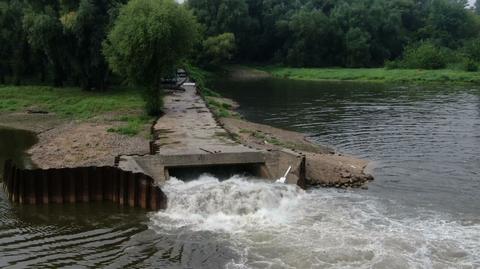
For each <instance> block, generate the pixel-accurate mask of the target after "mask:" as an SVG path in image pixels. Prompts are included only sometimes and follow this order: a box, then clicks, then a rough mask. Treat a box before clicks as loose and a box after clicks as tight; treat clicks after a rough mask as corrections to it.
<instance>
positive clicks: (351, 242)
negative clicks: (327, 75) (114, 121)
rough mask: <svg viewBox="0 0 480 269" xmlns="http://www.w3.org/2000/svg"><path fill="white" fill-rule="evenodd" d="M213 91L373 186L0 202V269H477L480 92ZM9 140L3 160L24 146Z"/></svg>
mask: <svg viewBox="0 0 480 269" xmlns="http://www.w3.org/2000/svg"><path fill="white" fill-rule="evenodd" d="M215 88H216V89H217V90H220V91H221V92H222V94H224V95H226V96H229V97H232V98H233V99H235V100H237V101H238V102H239V103H240V104H241V109H240V110H241V113H242V114H243V115H244V116H245V117H246V118H247V119H249V120H252V121H256V122H260V123H267V124H271V125H274V126H278V127H282V128H287V129H291V130H297V131H301V132H304V133H306V134H308V135H309V137H310V138H311V139H312V140H314V141H316V142H318V143H323V144H328V145H331V146H333V147H335V148H336V149H338V150H339V151H341V152H345V153H350V154H354V155H357V156H360V157H364V158H368V159H371V160H373V164H372V165H371V166H370V167H369V169H370V170H371V172H372V173H373V174H374V176H375V178H376V180H375V181H374V182H372V183H371V184H370V185H369V189H368V190H336V189H312V190H308V191H304V190H301V189H299V188H297V187H295V186H290V185H282V184H267V183H265V182H264V181H262V180H261V179H254V178H245V177H241V176H235V177H233V178H230V179H228V180H225V181H220V180H219V179H217V178H215V177H213V176H209V175H201V176H199V178H198V179H197V180H194V181H188V182H184V181H182V180H179V179H172V180H171V181H170V182H168V183H167V185H166V186H164V191H165V192H166V193H167V195H168V196H169V208H168V209H167V210H165V211H161V212H156V213H145V212H143V211H141V210H131V209H120V208H118V207H116V206H113V205H110V204H108V203H107V204H105V203H103V204H83V205H82V204H80V205H67V206H54V205H49V206H37V207H30V206H19V205H12V204H11V203H9V202H8V201H7V200H6V197H5V194H4V193H2V192H0V267H7V268H8V267H11V268H24V267H28V266H31V267H67V268H73V267H75V268H76V267H83V268H97V267H107V268H123V267H129V268H130V267H132V268H144V267H156V268H159V267H162V268H478V267H480V195H478V189H479V187H480V136H479V135H480V91H479V90H478V89H476V88H474V87H468V86H463V87H450V86H448V87H447V86H444V87H428V88H426V87H414V86H410V87H397V86H387V85H381V84H359V83H341V84H340V83H323V82H322V83H320V82H303V81H288V80H277V79H266V80H254V81H233V80H225V81H218V82H217V83H216V86H215ZM2 132H3V136H2V135H0V137H1V139H0V147H1V144H4V145H6V144H10V142H6V141H11V138H12V137H20V136H21V135H19V134H18V133H12V132H11V131H1V130H0V134H2ZM5 137H7V138H5ZM28 145H29V143H27V145H25V144H24V145H21V146H18V147H15V148H17V151H16V152H17V153H14V154H11V153H10V155H9V156H8V157H12V156H11V155H16V156H20V159H24V160H25V159H28V158H25V155H22V154H18V149H20V151H21V150H24V149H25V148H26V147H28ZM0 152H2V151H0ZM0 154H2V153H0ZM0 158H2V157H0ZM3 158H5V157H3Z"/></svg>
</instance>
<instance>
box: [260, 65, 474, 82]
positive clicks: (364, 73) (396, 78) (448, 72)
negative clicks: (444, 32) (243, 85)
mask: <svg viewBox="0 0 480 269" xmlns="http://www.w3.org/2000/svg"><path fill="white" fill-rule="evenodd" d="M256 68H257V69H260V70H263V71H266V72H268V73H270V74H271V75H273V76H274V77H281V78H289V79H299V80H336V81H375V82H415V83H423V82H427V83H428V82H440V83H445V82H451V83H480V72H466V71H461V70H452V69H441V70H418V69H385V68H288V67H277V66H266V67H256Z"/></svg>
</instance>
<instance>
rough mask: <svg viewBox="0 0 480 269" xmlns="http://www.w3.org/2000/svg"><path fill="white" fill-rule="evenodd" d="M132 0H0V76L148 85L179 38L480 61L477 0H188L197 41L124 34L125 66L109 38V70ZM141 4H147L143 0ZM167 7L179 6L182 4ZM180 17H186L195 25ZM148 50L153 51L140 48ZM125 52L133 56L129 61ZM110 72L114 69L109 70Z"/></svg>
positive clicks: (0, 79)
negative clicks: (197, 31) (117, 28)
mask: <svg viewBox="0 0 480 269" xmlns="http://www.w3.org/2000/svg"><path fill="white" fill-rule="evenodd" d="M132 1H134V0H131V1H129V0H0V29H1V31H0V83H14V84H25V83H29V82H34V83H39V82H40V83H42V84H52V85H56V86H62V85H69V86H80V87H81V88H83V89H84V90H103V89H105V88H107V87H108V86H109V85H110V84H111V83H112V82H117V83H118V82H121V81H124V80H128V81H129V82H132V80H133V78H134V76H133V74H134V73H135V74H136V75H138V76H137V78H136V79H135V80H137V82H138V81H141V82H142V83H147V82H148V83H150V82H151V81H150V80H149V79H145V78H140V75H142V76H146V77H148V78H151V77H152V76H151V74H150V73H151V72H154V70H155V69H152V68H150V67H151V66H150V65H151V64H152V62H154V61H156V59H157V58H156V57H157V56H159V55H162V57H166V58H165V59H166V60H164V61H162V65H163V64H164V65H163V66H164V67H162V68H166V66H169V68H171V69H173V66H172V64H173V63H174V62H173V60H171V59H173V58H177V56H179V52H180V51H181V50H178V51H176V50H173V48H176V47H177V46H178V47H182V46H184V45H185V46H187V47H191V46H194V47H195V48H196V50H197V53H196V54H195V57H192V58H194V59H195V60H197V61H198V62H199V63H201V64H204V65H220V64H223V63H226V62H229V61H234V62H246V63H252V62H253V63H270V64H271V63H275V64H277V63H278V64H284V65H289V66H300V67H323V66H344V67H377V66H384V65H385V64H386V63H387V64H388V66H389V67H401V68H443V67H452V66H454V67H461V68H462V69H464V70H470V71H473V70H476V69H477V68H478V63H479V61H480V4H479V1H478V0H477V1H476V3H475V5H474V6H473V7H468V6H467V1H466V0H389V1H385V0H295V1H292V0H186V1H185V2H186V7H187V8H188V9H190V10H191V12H193V14H194V15H195V16H196V18H197V20H198V22H200V23H201V25H202V27H201V29H202V31H201V32H202V34H203V38H202V39H201V40H199V42H197V43H196V44H192V43H191V42H193V41H191V40H187V41H185V40H184V39H180V40H177V44H176V46H173V47H169V46H166V47H164V45H163V43H162V42H163V41H165V42H167V40H170V37H166V38H164V37H163V36H162V37H158V39H155V40H156V41H159V42H160V43H162V44H160V43H158V44H155V45H152V43H149V42H151V41H152V39H146V40H143V39H138V40H134V39H131V37H132V36H127V37H130V39H129V40H128V41H125V40H124V41H125V42H124V43H122V42H118V44H123V45H122V46H126V47H124V48H122V49H126V48H128V47H130V48H133V47H132V46H136V50H135V51H132V53H134V52H135V53H136V54H135V55H128V57H126V58H125V59H123V60H122V61H125V63H127V62H128V63H129V64H134V63H136V64H140V63H142V64H144V66H142V67H141V68H140V69H135V70H134V69H131V70H130V69H128V70H127V69H125V68H124V67H120V65H118V62H117V63H116V64H112V63H113V62H115V59H119V58H118V56H119V55H118V53H117V54H116V53H113V50H112V49H109V48H108V45H117V42H116V41H114V42H112V40H111V41H110V43H108V42H107V43H106V44H107V48H106V50H105V54H106V55H107V56H108V62H110V67H111V68H110V67H109V65H108V64H107V57H105V54H104V51H103V44H104V43H105V41H106V39H107V36H109V33H110V38H111V39H116V38H118V39H119V40H120V39H121V35H122V34H121V33H119V32H118V31H117V32H115V31H113V32H111V31H112V28H113V26H114V25H118V24H120V23H118V24H117V23H116V19H117V17H118V16H119V10H120V9H121V8H122V6H125V4H127V3H129V2H132ZM155 2H162V3H163V0H158V1H155ZM141 3H142V4H143V5H146V6H148V7H149V8H151V6H149V5H150V4H151V3H150V4H149V2H148V1H142V2H141ZM175 6H178V7H180V6H181V7H182V8H181V9H182V12H187V11H185V9H184V6H185V5H178V4H175ZM144 9H145V8H144ZM147 9H148V8H147ZM145 12H147V11H145ZM147 13H150V11H148V12H147ZM187 13H188V12H187ZM139 14H142V15H141V16H140V15H139ZM182 14H183V13H182ZM143 16H144V13H138V14H137V13H136V14H133V13H132V14H130V15H129V18H128V19H124V20H125V21H129V22H132V23H140V24H141V23H147V21H148V19H147V18H142V17H143ZM165 16H167V15H165ZM124 17H125V16H124ZM167 17H168V16H167ZM188 17H189V19H188V21H189V23H193V24H196V23H195V22H194V19H193V18H192V17H191V16H190V15H188ZM181 20H182V17H181V16H180V17H178V18H172V20H171V22H170V23H171V24H172V25H177V26H175V27H177V29H179V28H181V27H187V26H181V25H182V22H181ZM155 25H156V24H155V23H153V22H152V24H151V25H150V26H152V27H154V28H152V29H150V30H152V32H150V30H149V31H146V32H145V34H149V35H151V34H152V33H157V32H156V31H158V29H156V28H155V27H156V26H155ZM131 27H132V29H130V30H131V31H134V30H133V29H136V28H135V27H136V26H131ZM139 27H140V28H141V26H139ZM194 28H196V26H195V27H194ZM186 29H189V28H188V27H187V28H186ZM178 32H179V33H178V34H179V35H181V34H182V32H186V31H183V30H178ZM137 34H138V37H139V38H140V37H141V36H140V33H137ZM114 36H117V37H116V38H115V37H114ZM142 38H143V37H142ZM192 40H194V39H192ZM130 41H131V42H133V43H129V44H128V46H127V43H128V42H130ZM184 41H185V42H187V43H185V44H184V43H183V42H184ZM146 46H148V48H147V47H146ZM148 49H154V50H156V51H155V52H154V53H146V54H140V53H139V52H145V50H148ZM137 52H138V53H137ZM123 56H126V55H123ZM131 56H132V57H133V56H135V57H138V58H135V61H134V60H132V58H129V57H131ZM167 56H168V57H167ZM181 56H185V55H181ZM148 57H152V58H150V59H149V60H147V58H148ZM167 58H168V59H167ZM142 59H143V60H142ZM162 59H163V58H162ZM136 60H138V61H136ZM142 61H143V62H142ZM137 67H138V66H137ZM112 69H113V70H112ZM162 70H163V69H162ZM112 71H116V73H118V74H122V76H112V75H111V74H112ZM162 73H163V71H162Z"/></svg>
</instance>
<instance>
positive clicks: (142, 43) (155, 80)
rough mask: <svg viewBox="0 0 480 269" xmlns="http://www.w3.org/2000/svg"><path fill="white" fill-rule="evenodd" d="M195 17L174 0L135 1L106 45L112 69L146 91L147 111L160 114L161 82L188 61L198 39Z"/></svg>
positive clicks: (128, 5)
mask: <svg viewBox="0 0 480 269" xmlns="http://www.w3.org/2000/svg"><path fill="white" fill-rule="evenodd" d="M198 29H199V26H198V24H197V22H196V20H195V17H194V16H193V15H192V14H191V13H190V11H188V10H186V9H185V8H184V6H183V5H180V4H178V3H176V2H174V1H173V0H132V1H130V2H128V4H126V5H125V6H124V7H122V8H121V10H120V15H119V16H118V18H117V20H116V21H115V23H114V26H113V28H112V29H111V31H110V33H109V34H108V36H107V40H106V42H105V43H104V54H105V56H106V59H107V62H108V64H109V66H110V68H111V69H112V70H113V71H114V72H115V73H117V74H119V75H120V76H122V77H123V78H125V80H126V81H127V82H128V83H130V84H133V85H135V86H138V87H141V88H144V89H146V91H145V98H146V101H147V102H146V109H147V113H148V114H150V115H157V114H159V113H160V109H161V107H160V105H161V100H160V90H161V80H162V77H163V76H164V75H166V74H167V73H168V72H169V71H171V70H172V69H173V68H174V67H175V66H176V64H177V63H179V62H180V61H181V60H182V59H183V58H185V57H187V56H188V54H189V52H190V51H191V49H192V48H193V46H194V44H195V43H196V42H197V39H198V36H199V34H198V32H199V31H198Z"/></svg>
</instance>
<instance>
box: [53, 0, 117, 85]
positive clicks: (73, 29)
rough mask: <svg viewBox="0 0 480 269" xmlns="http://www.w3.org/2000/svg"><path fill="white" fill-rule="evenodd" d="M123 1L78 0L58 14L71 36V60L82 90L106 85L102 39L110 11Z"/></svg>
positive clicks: (106, 72) (105, 31)
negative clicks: (72, 40) (72, 54)
mask: <svg viewBox="0 0 480 269" xmlns="http://www.w3.org/2000/svg"><path fill="white" fill-rule="evenodd" d="M75 2H77V1H75ZM123 2H126V1H124V0H122V1H119V0H116V1H111V0H96V1H93V0H81V1H80V3H78V8H77V7H75V5H74V6H73V10H68V9H67V10H66V11H65V12H66V13H65V14H64V15H63V16H62V17H61V20H62V22H63V25H64V28H65V29H66V31H67V32H68V33H70V34H71V35H72V38H73V39H74V42H73V44H72V50H74V60H73V61H72V62H73V63H74V65H75V66H74V71H75V73H76V76H77V78H78V81H79V83H80V86H81V87H82V88H83V89H84V90H92V89H97V90H104V89H105V88H106V87H107V78H108V74H109V70H108V64H107V63H106V61H105V57H104V56H103V54H102V42H103V41H104V40H105V38H106V35H107V32H108V28H109V25H110V22H111V21H113V19H114V17H115V15H114V14H115V12H113V11H114V10H115V9H116V8H117V7H118V5H119V4H122V3H123ZM71 8H72V7H71ZM112 13H113V14H112Z"/></svg>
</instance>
